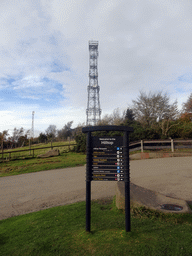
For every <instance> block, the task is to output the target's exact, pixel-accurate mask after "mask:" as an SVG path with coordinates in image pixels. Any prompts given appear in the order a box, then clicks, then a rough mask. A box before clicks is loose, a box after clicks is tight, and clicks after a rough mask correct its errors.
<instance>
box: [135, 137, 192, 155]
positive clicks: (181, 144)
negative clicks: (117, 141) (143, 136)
mask: <svg viewBox="0 0 192 256" xmlns="http://www.w3.org/2000/svg"><path fill="white" fill-rule="evenodd" d="M180 148H192V140H173V139H171V140H141V141H137V142H131V143H130V152H131V151H137V150H141V152H143V150H146V149H151V150H161V149H170V150H171V151H172V152H174V150H175V149H180Z"/></svg>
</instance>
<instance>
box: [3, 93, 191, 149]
mask: <svg viewBox="0 0 192 256" xmlns="http://www.w3.org/2000/svg"><path fill="white" fill-rule="evenodd" d="M72 124H73V121H70V122H68V123H67V124H65V125H64V126H63V128H62V129H60V130H58V129H57V127H56V125H53V124H52V125H49V127H48V128H47V129H46V130H45V132H41V133H40V135H39V136H38V137H37V138H34V139H33V143H45V142H46V141H51V140H58V141H60V140H66V139H67V138H68V137H73V138H75V139H76V142H77V144H78V145H77V148H76V149H77V151H84V150H85V135H84V134H82V132H81V129H82V127H84V126H85V124H84V123H83V124H79V125H78V127H76V128H75V129H72V128H71V127H72ZM97 125H126V126H131V127H133V128H134V132H133V133H131V134H130V141H137V140H142V139H148V140H150V139H152V140H153V139H168V138H172V139H174V138H181V139H188V138H189V139H190V138H192V93H191V94H190V96H189V97H188V99H187V101H186V102H184V103H183V106H182V110H181V111H179V110H178V106H177V101H174V102H172V103H171V100H170V97H169V96H168V95H167V94H166V93H163V92H162V91H160V92H156V93H149V94H146V93H145V92H140V94H139V96H138V97H137V98H136V99H135V100H133V101H132V105H131V106H130V107H128V108H127V109H126V110H125V111H123V112H122V113H121V112H120V110H119V109H118V108H116V109H114V110H113V112H112V114H107V115H105V116H104V117H103V118H102V119H101V120H100V121H99V122H98V123H97ZM103 135H105V133H103ZM29 138H30V130H28V131H26V132H24V129H23V128H20V129H17V128H14V131H13V135H12V136H9V133H8V131H7V130H5V131H3V132H0V141H1V148H2V147H4V148H12V147H22V146H26V145H28V144H29ZM31 140H32V139H31Z"/></svg>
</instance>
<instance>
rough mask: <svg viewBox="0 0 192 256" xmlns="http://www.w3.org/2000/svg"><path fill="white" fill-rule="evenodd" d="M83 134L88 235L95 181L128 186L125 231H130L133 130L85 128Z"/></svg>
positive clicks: (98, 127) (124, 127)
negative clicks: (99, 134)
mask: <svg viewBox="0 0 192 256" xmlns="http://www.w3.org/2000/svg"><path fill="white" fill-rule="evenodd" d="M94 131H123V132H124V136H123V137H121V136H109V137H97V136H91V132H94ZM82 132H83V133H87V168H86V231H88V232H90V219H91V181H92V180H93V181H124V182H125V230H126V232H128V231H131V219H130V176H129V132H133V128H132V127H127V126H89V127H84V128H83V129H82Z"/></svg>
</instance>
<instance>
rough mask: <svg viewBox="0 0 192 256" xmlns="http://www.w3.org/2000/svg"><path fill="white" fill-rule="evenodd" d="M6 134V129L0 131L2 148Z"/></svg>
mask: <svg viewBox="0 0 192 256" xmlns="http://www.w3.org/2000/svg"><path fill="white" fill-rule="evenodd" d="M8 135H9V134H8V130H4V131H3V132H0V140H1V148H3V142H4V141H5V140H6V137H7V136H8Z"/></svg>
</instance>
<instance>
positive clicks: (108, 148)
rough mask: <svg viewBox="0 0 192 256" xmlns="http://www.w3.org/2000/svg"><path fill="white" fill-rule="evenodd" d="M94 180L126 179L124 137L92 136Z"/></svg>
mask: <svg viewBox="0 0 192 256" xmlns="http://www.w3.org/2000/svg"><path fill="white" fill-rule="evenodd" d="M92 143H93V155H92V180H103V181H124V159H123V137H120V136H115V137H92Z"/></svg>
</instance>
